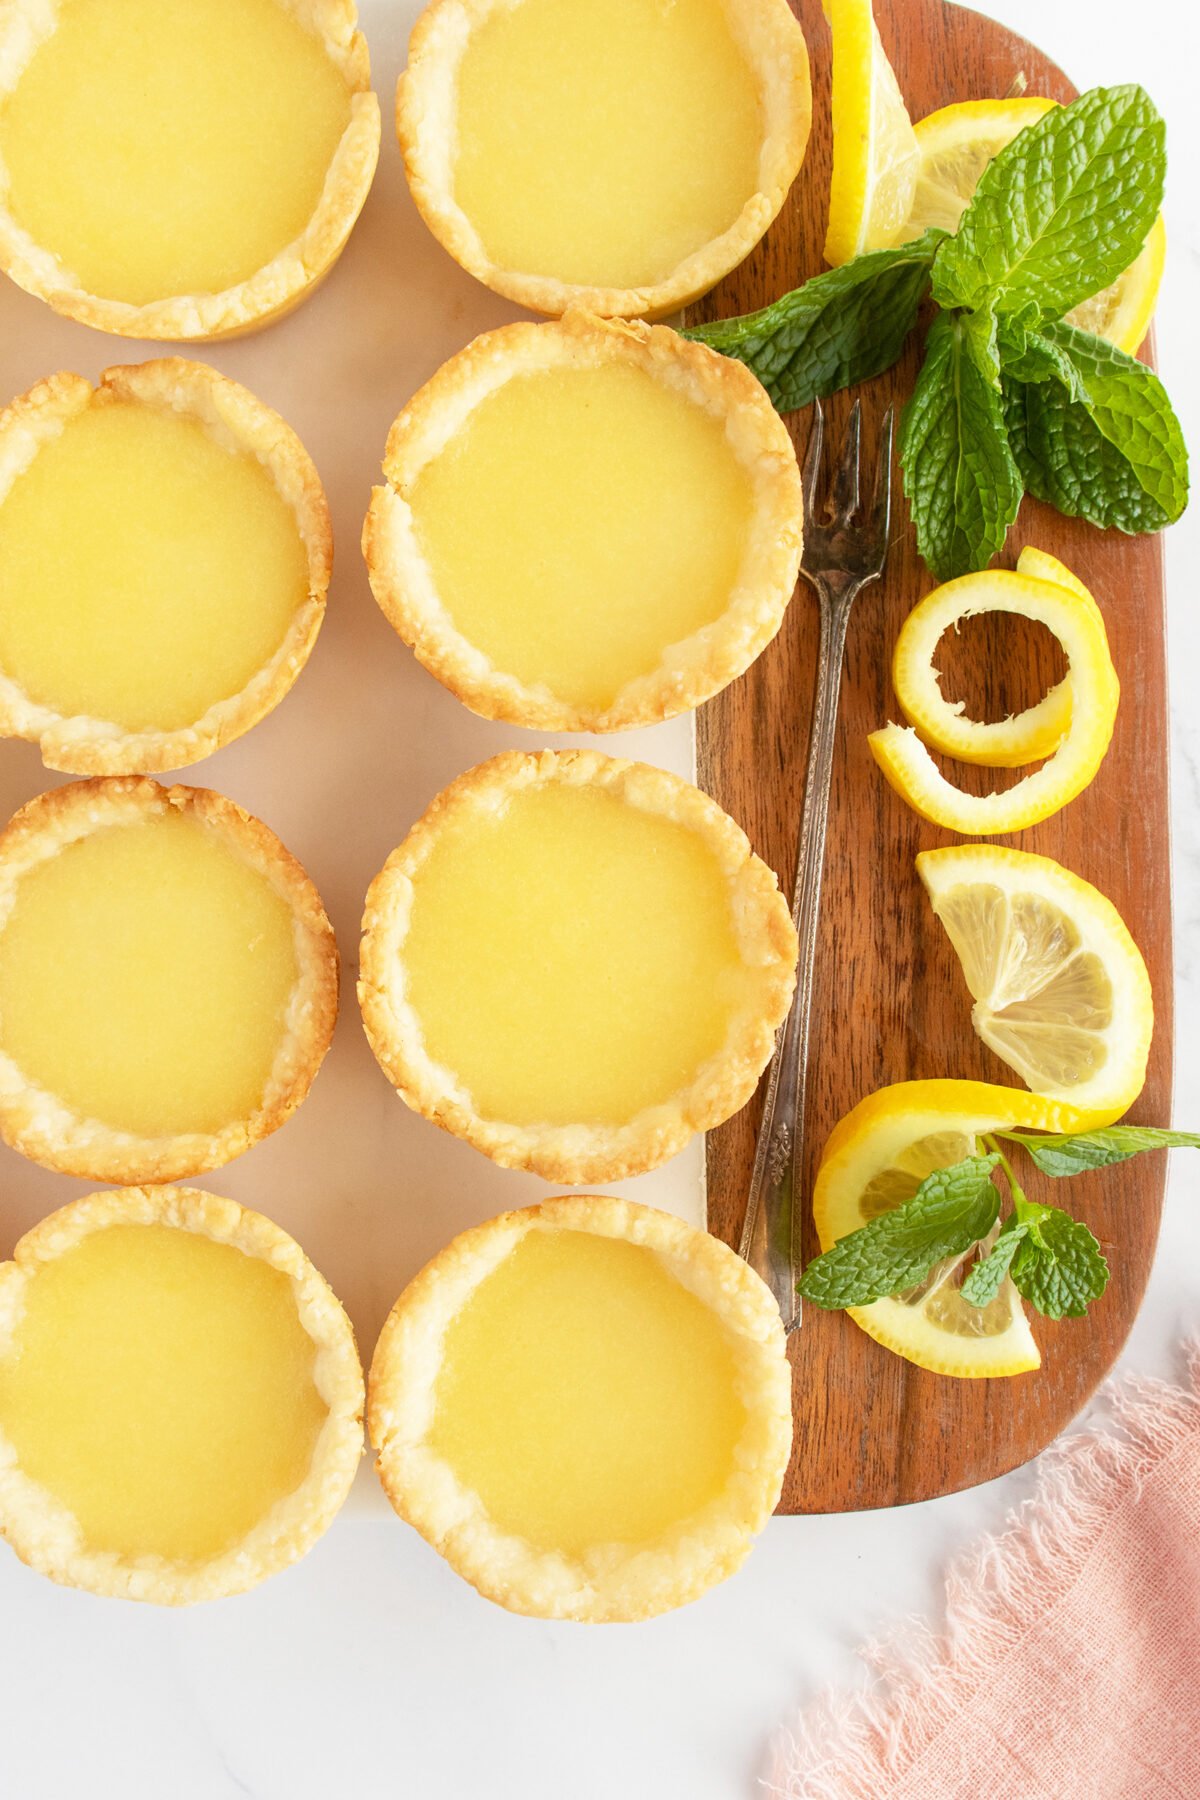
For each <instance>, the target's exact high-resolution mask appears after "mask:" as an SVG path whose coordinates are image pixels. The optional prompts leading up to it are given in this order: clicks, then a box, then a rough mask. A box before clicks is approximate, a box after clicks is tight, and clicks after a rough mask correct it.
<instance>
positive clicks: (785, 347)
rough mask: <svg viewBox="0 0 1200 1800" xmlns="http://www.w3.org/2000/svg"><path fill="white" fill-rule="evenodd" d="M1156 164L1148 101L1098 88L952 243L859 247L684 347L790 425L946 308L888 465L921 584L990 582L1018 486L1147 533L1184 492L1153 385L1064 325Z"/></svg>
mask: <svg viewBox="0 0 1200 1800" xmlns="http://www.w3.org/2000/svg"><path fill="white" fill-rule="evenodd" d="M1165 168H1166V150H1165V141H1164V128H1163V122H1162V120H1161V119H1160V118H1159V116H1158V114H1157V112H1156V111H1155V109H1154V106H1153V104H1152V102H1151V101H1150V99H1149V98H1148V96H1147V95H1146V94H1145V93H1144V92H1143V90H1142V89H1141V88H1139V87H1134V86H1125V87H1113V88H1093V89H1091V90H1090V91H1089V92H1088V93H1086V94H1082V95H1080V97H1079V99H1078V100H1076V101H1074V102H1073V103H1072V104H1071V105H1070V106H1064V107H1052V108H1050V110H1049V111H1047V112H1046V113H1044V114H1043V115H1042V116H1041V117H1040V118H1039V119H1037V120H1035V121H1034V122H1033V123H1032V124H1030V125H1027V126H1026V127H1025V129H1024V130H1023V131H1021V132H1019V133H1018V134H1017V136H1016V137H1015V138H1013V140H1012V142H1011V143H1009V144H1008V145H1007V146H1006V147H1005V148H1004V149H1003V150H1002V151H1001V152H1000V153H999V154H998V155H997V156H996V157H994V158H993V159H992V161H991V162H990V163H989V164H988V166H987V168H986V169H985V170H984V172H983V175H982V176H981V178H980V181H979V184H978V187H977V188H976V190H975V193H974V195H973V196H972V199H971V201H970V203H969V205H968V206H967V207H966V209H965V211H964V212H963V215H962V219H961V220H960V223H959V227H958V231H957V233H956V234H955V235H954V236H953V237H950V236H948V235H947V234H945V233H939V232H936V231H929V232H926V233H925V234H924V236H923V237H921V238H919V239H916V240H914V241H913V242H912V243H911V244H903V245H900V246H898V247H897V248H895V249H891V250H877V251H871V252H868V253H867V254H866V255H864V256H860V257H856V258H854V259H853V260H852V261H850V262H848V263H845V264H843V265H842V266H841V267H840V268H837V269H832V270H830V271H828V272H827V273H826V274H823V275H818V276H816V277H815V278H814V279H813V280H812V281H810V282H808V283H806V284H805V286H804V287H801V288H798V289H797V290H796V291H795V292H794V293H792V294H785V295H784V296H783V297H782V298H781V299H779V300H776V301H775V302H774V303H773V304H772V305H770V306H767V307H764V308H762V309H761V310H760V311H759V312H756V313H751V314H749V315H747V316H746V317H745V318H741V319H724V320H720V321H718V322H717V323H716V324H712V325H699V326H693V327H691V328H689V330H688V331H687V332H686V333H685V336H687V337H690V338H694V339H696V340H698V341H699V342H701V343H706V344H709V345H710V346H711V347H712V348H714V349H716V350H721V351H724V352H725V353H726V354H727V355H730V356H736V357H738V358H740V360H741V361H743V362H745V363H746V364H747V365H748V366H749V367H750V368H751V369H753V371H754V373H755V374H756V375H757V376H758V377H759V379H760V380H761V381H762V382H763V383H764V385H765V386H766V388H767V391H768V393H769V394H770V395H771V398H772V400H773V401H774V403H775V405H776V406H777V407H778V408H779V410H780V411H782V412H788V411H792V410H794V409H795V408H797V407H799V406H803V405H806V404H807V403H808V401H809V400H811V399H813V398H817V397H824V396H826V395H828V394H831V393H835V392H836V391H837V390H838V389H839V388H843V387H848V386H851V385H853V384H854V383H856V382H859V381H864V380H867V379H869V378H870V377H871V376H872V375H874V374H877V373H881V372H882V371H883V370H884V369H885V368H888V367H891V366H892V364H893V363H895V362H896V361H897V360H898V359H899V356H900V354H901V351H902V349H903V346H904V343H905V340H906V339H907V337H908V335H909V332H910V331H911V329H912V327H913V325H914V323H915V322H916V321H917V317H918V313H919V310H920V306H921V302H922V299H923V297H924V296H925V294H926V293H927V292H930V293H931V294H932V298H933V300H934V301H935V302H936V303H937V304H938V305H939V306H940V307H941V308H942V311H941V313H940V314H938V315H936V316H935V317H934V319H933V322H932V324H931V326H930V330H929V334H928V338H927V342H926V353H925V361H924V365H923V367H922V369H921V373H920V375H919V377H918V380H917V384H916V388H915V391H914V393H913V396H912V398H911V400H910V401H909V403H908V405H907V407H906V409H905V412H904V416H903V419H902V424H901V433H900V440H899V451H900V461H901V466H902V468H903V472H904V488H905V492H906V494H907V495H908V498H909V502H910V506H911V510H912V516H913V523H914V526H915V529H916V538H917V548H918V550H919V551H920V553H921V555H922V557H923V558H924V559H925V561H926V562H927V563H928V565H929V567H930V568H931V569H932V570H933V572H934V574H935V575H937V576H938V577H939V578H940V579H942V580H947V579H949V578H951V577H952V576H956V575H964V574H967V573H969V572H970V571H972V570H974V569H981V568H985V567H986V566H987V564H988V562H989V561H990V560H991V558H992V557H993V556H994V555H995V553H996V552H997V551H998V550H999V549H1000V547H1001V546H1002V544H1003V542H1004V538H1005V536H1006V534H1007V531H1008V527H1009V525H1010V524H1011V523H1012V521H1013V519H1014V518H1015V517H1016V513H1017V510H1018V508H1019V506H1020V501H1021V496H1022V493H1024V492H1026V491H1027V492H1029V493H1031V494H1033V495H1034V496H1035V497H1036V498H1038V499H1040V500H1044V501H1047V502H1048V503H1049V504H1050V505H1052V506H1054V507H1057V508H1058V510H1059V511H1060V512H1064V513H1067V514H1069V515H1072V516H1075V517H1080V518H1085V519H1088V520H1090V521H1092V522H1093V523H1094V524H1097V525H1100V526H1114V527H1116V528H1117V529H1118V530H1120V531H1125V532H1142V531H1158V530H1161V529H1162V527H1163V526H1164V525H1167V524H1170V523H1171V522H1172V521H1173V520H1175V519H1177V518H1178V517H1179V515H1180V513H1181V512H1182V511H1183V508H1184V506H1185V505H1186V503H1187V492H1188V472H1187V450H1186V447H1185V445H1184V441H1183V434H1182V432H1181V431H1180V428H1179V424H1178V421H1177V420H1176V418H1175V415H1174V413H1173V412H1172V410H1171V405H1170V402H1169V400H1168V399H1167V396H1166V393H1165V391H1164V389H1163V387H1162V384H1161V382H1159V381H1158V379H1157V377H1156V376H1154V375H1153V374H1152V373H1151V372H1150V370H1148V369H1146V368H1145V367H1144V366H1143V365H1142V364H1141V363H1139V362H1137V361H1136V360H1135V359H1134V358H1133V357H1130V356H1126V355H1125V354H1124V353H1123V352H1122V351H1120V350H1117V349H1116V348H1115V347H1114V346H1113V345H1111V344H1109V343H1107V342H1106V341H1105V340H1104V339H1102V338H1097V337H1094V336H1092V334H1091V333H1089V332H1085V331H1080V330H1078V329H1077V328H1076V327H1074V326H1071V325H1069V324H1067V323H1066V319H1065V315H1066V314H1067V313H1068V312H1070V311H1071V310H1072V309H1073V308H1074V307H1075V306H1077V305H1078V304H1079V303H1080V302H1081V301H1082V300H1085V299H1087V298H1088V297H1089V296H1091V295H1093V294H1095V293H1098V292H1099V291H1101V290H1102V289H1103V288H1105V287H1107V286H1109V285H1110V283H1111V282H1113V281H1114V280H1116V279H1117V277H1118V276H1119V275H1120V274H1121V273H1122V271H1123V270H1124V269H1126V268H1127V267H1128V266H1129V264H1130V263H1131V262H1133V260H1134V259H1135V257H1136V256H1137V255H1138V253H1139V251H1140V250H1141V248H1142V246H1143V244H1144V243H1145V241H1146V237H1147V235H1148V233H1149V231H1150V229H1151V226H1152V225H1153V223H1154V220H1155V218H1156V217H1157V214H1158V209H1159V205H1160V202H1161V199H1162V190H1163V179H1164V172H1165Z"/></svg>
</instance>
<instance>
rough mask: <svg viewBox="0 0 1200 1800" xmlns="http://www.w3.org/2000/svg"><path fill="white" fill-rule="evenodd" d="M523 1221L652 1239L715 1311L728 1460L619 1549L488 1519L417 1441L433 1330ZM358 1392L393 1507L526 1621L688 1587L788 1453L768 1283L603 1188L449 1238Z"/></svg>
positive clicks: (766, 1505)
mask: <svg viewBox="0 0 1200 1800" xmlns="http://www.w3.org/2000/svg"><path fill="white" fill-rule="evenodd" d="M535 1231H579V1232H589V1233H593V1234H595V1235H597V1236H600V1237H608V1238H619V1239H622V1240H624V1241H625V1242H627V1243H631V1244H637V1245H641V1246H644V1247H646V1248H647V1249H649V1250H652V1251H653V1252H654V1253H655V1254H656V1255H657V1256H658V1258H659V1259H660V1261H661V1262H662V1264H663V1265H664V1266H665V1268H666V1270H667V1272H668V1273H669V1274H670V1275H672V1276H674V1277H675V1279H676V1280H677V1281H679V1282H680V1283H681V1285H682V1286H683V1287H685V1288H686V1289H688V1290H689V1292H691V1293H692V1294H694V1295H695V1296H696V1297H697V1298H698V1299H699V1300H701V1301H702V1302H703V1303H704V1304H705V1305H706V1306H707V1307H709V1308H710V1309H711V1310H712V1311H713V1312H714V1313H715V1314H716V1315H717V1316H718V1317H719V1318H720V1320H721V1321H722V1322H723V1324H724V1326H725V1327H726V1330H727V1332H728V1334H729V1338H730V1341H731V1342H732V1344H733V1346H734V1351H735V1356H736V1369H737V1376H738V1384H739V1390H740V1396H741V1399H742V1402H743V1405H744V1407H745V1411H746V1423H745V1428H744V1431H743V1434H742V1436H741V1439H740V1441H739V1443H738V1445H737V1452H736V1472H735V1474H734V1476H733V1478H732V1479H731V1481H730V1482H729V1484H728V1486H727V1487H726V1489H725V1490H724V1491H723V1492H722V1493H720V1494H719V1495H718V1496H717V1497H716V1498H715V1499H714V1500H713V1501H712V1502H710V1503H709V1504H708V1505H707V1506H706V1507H705V1508H704V1509H703V1510H702V1511H701V1512H699V1513H697V1514H695V1515H693V1516H692V1517H690V1518H687V1519H684V1520H683V1521H681V1522H680V1523H679V1524H678V1525H676V1526H675V1527H673V1528H672V1529H671V1530H670V1531H669V1532H667V1533H665V1534H664V1535H663V1536H661V1537H660V1538H659V1539H658V1540H657V1541H652V1542H650V1543H649V1544H647V1545H644V1546H643V1545H639V1546H638V1547H637V1549H636V1551H635V1552H633V1553H631V1552H630V1549H629V1547H628V1546H627V1545H622V1544H617V1543H608V1544H597V1545H595V1546H594V1547H589V1548H588V1549H587V1550H586V1551H585V1552H583V1553H582V1554H580V1555H576V1556H567V1555H564V1554H562V1553H561V1552H558V1551H551V1550H546V1549H542V1548H539V1547H536V1546H534V1545H533V1544H531V1543H529V1542H528V1541H527V1540H525V1539H523V1538H521V1537H518V1536H514V1535H512V1534H510V1533H507V1532H505V1531H502V1530H501V1529H500V1528H499V1527H498V1526H497V1524H496V1523H495V1521H494V1520H493V1519H492V1518H491V1517H490V1516H489V1514H488V1513H487V1512H486V1510H485V1508H484V1505H483V1502H482V1500H481V1498H480V1496H479V1495H478V1494H477V1493H475V1492H473V1491H471V1490H470V1489H468V1488H467V1487H465V1486H464V1484H463V1483H462V1482H461V1481H460V1480H459V1478H458V1476H457V1475H456V1473H455V1471H454V1470H453V1469H452V1468H451V1467H450V1465H449V1464H448V1463H447V1462H446V1461H445V1459H444V1458H443V1457H441V1456H439V1455H438V1454H437V1453H436V1452H435V1451H434V1450H433V1449H432V1448H431V1446H430V1445H429V1443H428V1442H427V1441H426V1440H427V1437H428V1433H429V1429H430V1425H431V1422H432V1419H433V1414H434V1403H435V1387H436V1382H437V1377H438V1373H439V1369H440V1366H441V1359H442V1353H443V1343H444V1340H445V1336H446V1331H447V1327H448V1326H449V1324H450V1322H451V1320H452V1319H453V1318H454V1316H455V1315H456V1313H458V1312H459V1310H460V1309H461V1308H462V1307H463V1305H464V1304H465V1303H466V1302H467V1301H468V1299H469V1298H470V1296H471V1294H472V1293H473V1291H474V1290H475V1289H476V1288H477V1287H478V1285H479V1283H480V1282H481V1281H483V1280H484V1279H485V1277H486V1276H488V1275H490V1274H491V1273H492V1271H493V1270H494V1269H496V1268H497V1267H498V1265H499V1264H500V1263H501V1262H502V1261H503V1260H504V1258H505V1257H506V1256H508V1255H509V1254H510V1253H511V1251H512V1250H514V1249H515V1248H516V1246H517V1245H518V1244H519V1243H520V1242H521V1240H522V1238H523V1237H525V1235H526V1234H527V1233H529V1232H535ZM367 1392H368V1404H367V1430H368V1435H369V1438H370V1442H371V1445H372V1448H373V1449H374V1450H375V1451H376V1453H377V1463H376V1468H377V1471H378V1474H379V1479H380V1481H381V1482H382V1483H383V1487H384V1490H385V1492H386V1493H387V1496H388V1499H389V1500H390V1501H391V1503H392V1505H393V1507H394V1508H395V1509H396V1511H397V1513H399V1515H400V1517H401V1518H403V1519H405V1520H407V1521H408V1523H409V1524H410V1525H413V1526H415V1527H416V1529H417V1530H418V1531H419V1532H420V1534H421V1536H422V1537H423V1538H425V1539H426V1540H427V1541H428V1542H429V1543H430V1544H432V1545H433V1547H434V1549H435V1550H437V1551H438V1552H439V1554H440V1555H442V1556H444V1557H445V1558H446V1560H447V1562H449V1563H450V1565H451V1567H452V1568H454V1569H455V1570H456V1571H457V1572H458V1574H460V1575H461V1576H463V1577H464V1579H465V1580H467V1581H469V1582H470V1583H471V1585H472V1586H473V1587H475V1588H477V1589H478V1591H479V1592H480V1593H481V1594H483V1595H484V1596H485V1597H486V1598H487V1599H489V1600H495V1601H497V1602H498V1603H499V1604H500V1605H501V1606H505V1607H507V1608H508V1609H509V1610H510V1611H512V1612H517V1613H526V1614H530V1615H532V1616H534V1617H536V1618H547V1619H578V1620H588V1621H593V1622H604V1621H615V1620H635V1619H645V1618H650V1617H652V1616H653V1615H654V1614H656V1613H661V1612H667V1611H669V1610H671V1609H672V1608H674V1607H678V1606H684V1605H686V1604H687V1603H688V1602H689V1601H691V1600H695V1599H697V1598H698V1597H699V1596H700V1595H701V1594H702V1593H704V1592H705V1591H706V1590H707V1589H708V1588H710V1587H712V1586H714V1585H715V1584H716V1583H717V1582H719V1581H723V1580H724V1579H725V1578H726V1577H727V1576H729V1575H731V1574H732V1573H733V1572H734V1570H736V1569H737V1568H738V1567H739V1566H740V1564H741V1563H742V1561H743V1560H744V1558H745V1557H746V1555H747V1553H748V1551H749V1549H750V1547H751V1542H752V1540H753V1538H754V1536H755V1535H756V1534H757V1533H758V1532H759V1531H761V1530H762V1528H763V1526H764V1525H765V1524H766V1522H767V1519H768V1518H769V1517H770V1515H771V1513H772V1512H773V1511H774V1508H775V1506H776V1504H777V1503H778V1500H779V1494H780V1489H781V1487H782V1484H783V1477H784V1473H785V1471H786V1469H787V1464H788V1456H789V1454H790V1451H791V1443H792V1410H791V1372H790V1369H789V1366H788V1361H787V1356H786V1351H785V1340H784V1334H783V1327H782V1324H781V1322H780V1317H779V1309H778V1307H777V1306H776V1304H775V1302H774V1300H773V1299H772V1297H771V1294H770V1292H769V1291H768V1289H767V1288H766V1287H765V1285H764V1284H763V1283H762V1282H761V1281H760V1280H759V1278H758V1277H757V1276H756V1275H755V1274H754V1273H753V1271H752V1270H751V1269H750V1268H749V1267H748V1266H747V1265H746V1264H745V1263H744V1262H743V1261H742V1260H741V1258H740V1257H738V1256H736V1255H735V1254H734V1253H733V1251H732V1250H730V1249H729V1248H728V1246H727V1245H725V1244H723V1243H722V1242H721V1241H720V1240H719V1239H717V1238H714V1237H710V1236H709V1234H708V1233H707V1232H703V1231H697V1230H696V1229H695V1228H694V1227H693V1226H690V1225H686V1224H684V1222H683V1221H682V1220H681V1219H677V1218H674V1217H673V1216H672V1215H671V1214H669V1213H664V1212H659V1211H658V1210H657V1209H655V1208H653V1207H649V1206H639V1205H637V1204H636V1203H634V1202H631V1201H628V1200H617V1199H613V1198H609V1197H607V1196H597V1195H571V1196H567V1197H563V1198H561V1199H556V1200H548V1201H545V1202H543V1204H542V1205H541V1206H532V1207H528V1208H526V1209H524V1210H523V1211H520V1212H509V1213H504V1214H502V1215H501V1216H500V1217H499V1218H496V1219H492V1220H490V1221H489V1222H488V1223H487V1224H484V1225H480V1226H477V1227H475V1228H474V1229H473V1230H471V1231H465V1232H463V1233H462V1234H461V1236H459V1237H456V1238H455V1239H454V1240H453V1241H452V1242H451V1243H450V1244H448V1245H447V1247H446V1248H445V1249H444V1250H443V1251H442V1252H441V1253H440V1254H439V1255H438V1256H436V1257H435V1258H434V1259H433V1261H432V1262H431V1263H429V1264H428V1265H427V1266H426V1267H425V1268H424V1269H423V1270H422V1271H421V1273H420V1274H419V1275H417V1276H416V1278H415V1279H414V1280H413V1281H412V1282H410V1284H409V1285H408V1287H407V1288H406V1289H405V1291H404V1292H403V1294H401V1296H400V1298H399V1300H398V1301H397V1302H396V1304H395V1306H394V1307H393V1309H392V1311H391V1314H390V1315H389V1317H388V1319H387V1321H386V1323H385V1324H384V1327H383V1331H382V1333H381V1335H380V1338H379V1342H378V1344H377V1345H376V1347H375V1354H374V1357H373V1359H372V1363H371V1370H370V1375H369V1378H368V1383H367Z"/></svg>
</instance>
